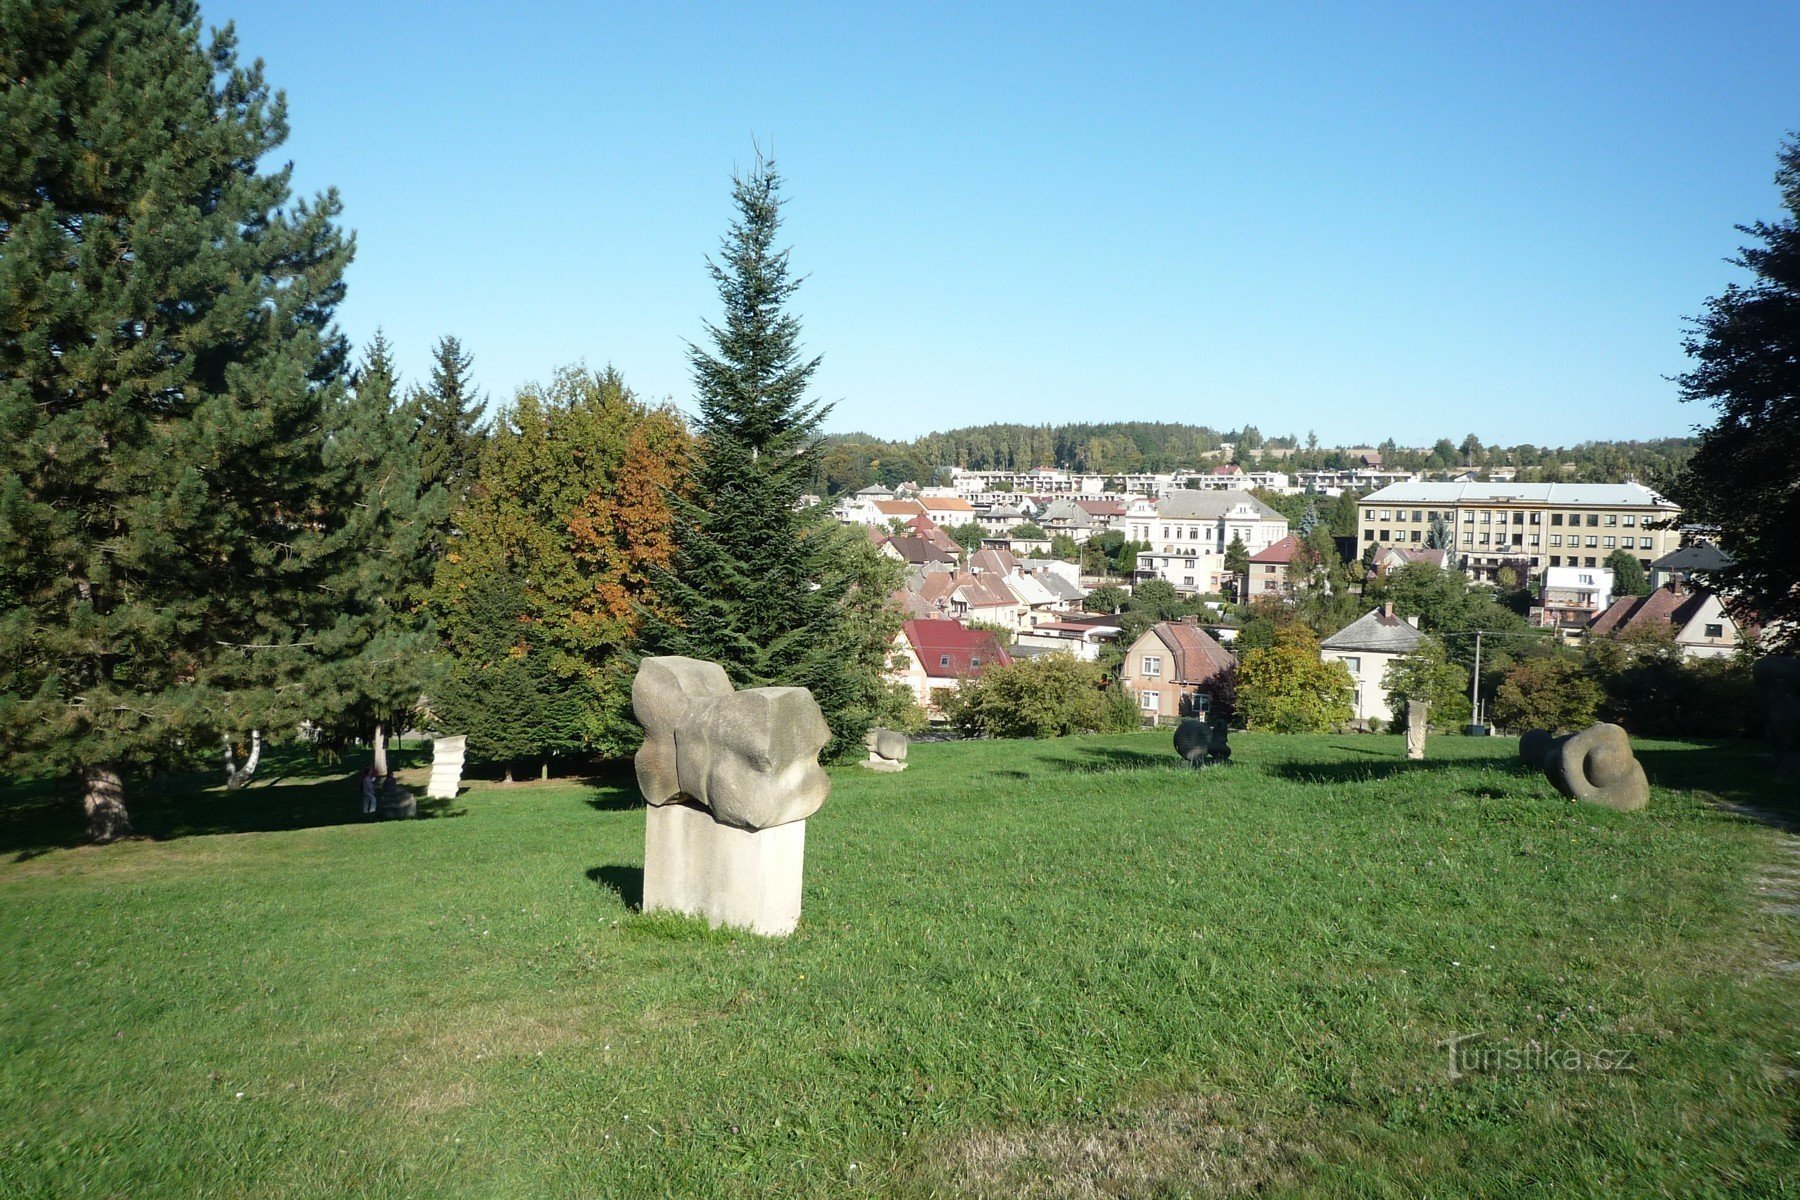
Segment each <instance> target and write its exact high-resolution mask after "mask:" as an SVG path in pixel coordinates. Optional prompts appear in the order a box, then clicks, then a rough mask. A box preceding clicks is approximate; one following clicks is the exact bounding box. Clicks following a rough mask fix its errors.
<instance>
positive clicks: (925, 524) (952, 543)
mask: <svg viewBox="0 0 1800 1200" xmlns="http://www.w3.org/2000/svg"><path fill="white" fill-rule="evenodd" d="M906 531H907V534H908V535H909V536H911V537H922V538H924V539H925V540H926V541H928V542H930V543H931V544H932V545H933V546H936V547H937V548H938V549H939V550H943V551H945V552H947V553H949V554H954V555H956V556H957V557H959V558H960V557H961V556H962V546H961V545H960V544H959V543H958V542H957V540H956V539H955V538H953V537H951V536H950V535H949V534H947V533H945V532H944V531H943V530H942V529H940V528H938V526H937V525H935V524H933V523H932V520H931V518H930V517H927V516H925V515H924V514H922V513H921V514H920V515H919V516H916V517H914V518H913V519H912V520H910V521H908V522H907V523H906Z"/></svg>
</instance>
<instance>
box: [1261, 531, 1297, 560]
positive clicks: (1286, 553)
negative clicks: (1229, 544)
mask: <svg viewBox="0 0 1800 1200" xmlns="http://www.w3.org/2000/svg"><path fill="white" fill-rule="evenodd" d="M1299 553H1300V539H1299V538H1298V537H1295V536H1294V535H1293V534H1291V533H1290V534H1288V535H1287V536H1286V537H1284V538H1282V539H1281V540H1280V541H1279V542H1276V543H1275V544H1274V545H1273V546H1270V547H1269V548H1268V549H1266V550H1258V551H1257V552H1256V553H1255V554H1252V555H1251V556H1250V561H1251V562H1253V563H1291V562H1293V561H1294V556H1295V555H1297V554H1299Z"/></svg>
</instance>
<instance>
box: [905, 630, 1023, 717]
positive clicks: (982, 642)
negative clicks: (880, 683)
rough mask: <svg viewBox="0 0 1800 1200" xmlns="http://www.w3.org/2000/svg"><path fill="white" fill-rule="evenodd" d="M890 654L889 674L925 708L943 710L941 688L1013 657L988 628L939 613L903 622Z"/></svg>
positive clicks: (976, 676)
mask: <svg viewBox="0 0 1800 1200" xmlns="http://www.w3.org/2000/svg"><path fill="white" fill-rule="evenodd" d="M894 660H895V662H894V666H893V667H892V669H890V671H889V674H888V678H889V679H890V680H892V681H893V682H895V683H899V684H903V685H904V686H905V687H907V688H908V689H909V690H910V691H911V692H912V694H913V699H915V700H917V701H918V702H919V704H920V706H921V707H923V708H924V709H925V711H926V712H927V713H929V714H931V715H933V716H941V715H943V710H942V708H941V707H940V699H941V694H942V693H944V692H953V691H955V690H956V689H957V688H959V687H961V686H962V681H963V680H964V679H979V678H980V677H981V673H982V671H983V670H985V669H986V668H987V667H990V666H1005V665H1007V664H1008V663H1010V662H1011V661H1012V658H1011V656H1009V655H1008V654H1007V653H1006V650H1005V649H1004V648H1003V647H1002V646H1001V645H1000V642H999V639H997V638H996V637H994V635H993V633H992V632H990V631H989V630H986V629H970V628H968V627H967V626H965V625H964V624H963V623H962V622H961V621H954V620H945V619H942V618H938V619H933V620H923V619H914V620H910V621H907V622H906V623H905V624H903V625H902V626H901V627H900V632H899V633H898V634H897V635H896V636H895V638H894Z"/></svg>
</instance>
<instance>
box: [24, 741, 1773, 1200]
mask: <svg viewBox="0 0 1800 1200" xmlns="http://www.w3.org/2000/svg"><path fill="white" fill-rule="evenodd" d="M1233 744H1234V747H1235V749H1236V752H1237V757H1236V759H1235V761H1234V762H1233V763H1232V764H1231V765H1230V766H1229V767H1226V768H1221V769H1212V770H1208V771H1204V772H1196V771H1193V770H1190V769H1188V768H1187V767H1185V766H1184V765H1182V764H1180V763H1179V762H1178V760H1176V759H1175V757H1174V755H1173V753H1172V751H1171V750H1170V749H1169V748H1168V741H1167V734H1166V733H1160V734H1142V735H1131V736H1120V737H1107V738H1074V739H1067V740H1062V741H1051V742H985V743H964V744H939V745H919V746H916V747H915V748H914V751H913V759H912V762H913V766H912V769H911V770H909V771H907V772H906V773H904V774H900V775H876V774H870V773H867V772H863V771H861V770H860V769H858V768H855V767H849V768H844V769H840V770H836V771H834V791H833V794H832V797H831V799H830V800H829V801H828V802H827V804H826V806H825V808H824V810H823V811H822V812H821V813H820V814H819V815H818V816H816V817H815V818H814V819H813V820H812V822H811V823H810V826H809V829H808V845H807V864H806V866H807V879H806V901H805V904H806V908H805V917H804V920H803V923H802V927H801V929H800V931H799V932H798V933H797V934H796V935H794V936H793V937H791V938H789V939H787V940H784V941H769V940H764V939H760V938H757V937H755V936H752V935H748V934H730V933H715V932H709V931H708V930H706V929H705V927H704V925H702V924H700V923H697V922H693V921H687V920H680V919H674V918H670V917H668V916H654V915H653V916H646V915H642V914H639V913H637V912H636V911H634V907H633V904H634V902H635V899H636V895H637V892H638V889H639V887H640V886H641V871H640V868H641V864H642V861H643V831H644V818H643V813H642V811H641V809H640V808H639V807H638V806H637V802H636V795H635V792H634V790H632V789H631V788H630V786H629V783H628V782H621V781H601V782H590V783H585V784H579V783H573V782H552V783H549V784H529V785H521V786H517V787H510V788H508V787H501V786H498V785H493V784H481V785H477V786H475V787H473V788H471V789H470V790H468V791H466V792H465V793H464V795H463V796H462V797H461V798H460V799H459V800H458V801H457V802H455V804H454V805H451V806H444V807H440V808H439V810H438V812H437V815H436V816H434V817H433V818H431V819H423V820H418V821H413V822H394V823H379V824H364V823H360V821H358V820H357V819H355V818H354V815H353V813H354V807H355V799H354V795H353V792H354V789H353V786H352V785H351V784H350V783H348V782H347V781H345V780H343V779H342V778H338V779H333V780H330V781H327V782H323V783H314V784H312V785H306V784H304V783H302V784H299V785H296V784H294V783H292V782H291V781H284V782H282V783H278V784H276V785H273V786H268V785H265V786H259V787H256V788H252V789H250V790H248V791H246V792H243V793H238V794H234V795H231V796H226V795H224V794H223V793H222V792H221V793H213V794H209V795H207V796H204V797H201V798H199V799H192V798H182V797H180V796H177V797H176V798H175V799H173V800H165V801H162V802H160V803H159V802H157V801H155V800H154V799H153V798H152V797H150V796H149V795H148V794H147V793H145V794H143V797H142V801H141V808H140V815H139V822H140V826H142V827H144V828H146V829H149V830H150V831H151V832H153V833H157V834H158V835H159V837H158V839H157V840H146V841H138V842H132V843H129V844H124V845H119V846H113V847H106V848H67V847H61V846H57V845H55V844H54V843H55V842H56V840H57V839H56V838H54V837H42V836H34V835H33V834H32V833H31V831H32V830H33V829H35V828H38V827H37V826H35V825H33V824H32V822H31V821H29V820H24V819H15V820H13V821H11V822H8V823H5V824H4V830H5V836H6V837H7V838H8V839H10V844H6V845H4V852H3V853H0V1196H5V1197H8V1198H25V1197H71V1196H120V1197H147V1196H178V1197H189V1196H220V1197H238V1196H242V1197H292V1196H307V1197H312V1196H384V1197H386V1196H391V1197H409V1198H417V1197H437V1196H443V1197H510V1196H523V1197H531V1196H569V1197H637V1196H645V1197H650V1196H721V1197H726V1196H730V1197H738V1196H743V1197H749V1196H758V1195H771V1196H820V1197H824V1196H834V1197H835V1196H846V1195H863V1194H867V1195H883V1196H933V1195H943V1196H954V1195H991V1196H996V1197H1001V1196H1005V1197H1012V1196H1071V1197H1073V1196H1113V1195H1118V1196H1186V1195H1195V1196H1205V1195H1215V1194H1224V1195H1229V1194H1246V1193H1258V1194H1269V1195H1289V1194H1292V1195H1332V1196H1358V1195H1361V1196H1392V1197H1402V1196H1417V1195H1431V1196H1481V1195H1487V1196H1521V1195H1558V1196H1565V1195H1576V1196H1582V1195H1607V1196H1619V1197H1643V1196H1653V1195H1666V1196H1710V1195H1718V1196H1725V1195H1742V1196H1773V1195H1786V1194H1794V1193H1795V1192H1796V1191H1800V1182H1797V1180H1800V1156H1797V1155H1796V1151H1795V1143H1794V1141H1793V1130H1794V1128H1795V1123H1796V1119H1797V1117H1796V1114H1797V1111H1800V1108H1797V1106H1796V1100H1795V1097H1796V1092H1795V1084H1794V1081H1793V1068H1794V1067H1795V1066H1796V1065H1797V1063H1796V1058H1797V1055H1800V1045H1797V1042H1796V1039H1797V1037H1800V1034H1797V1033H1796V1030H1797V1029H1800V1020H1796V1017H1797V1016H1800V1006H1797V1004H1796V992H1797V990H1800V975H1797V974H1796V973H1795V972H1794V971H1793V970H1792V969H1791V964H1792V963H1793V962H1794V961H1795V960H1796V959H1800V946H1797V944H1796V942H1797V939H1796V937H1795V932H1794V931H1795V928H1796V926H1800V917H1796V916H1795V915H1792V914H1791V913H1787V912H1784V911H1782V910H1783V907H1784V903H1785V906H1786V907H1790V908H1791V907H1792V906H1793V904H1794V901H1793V900H1791V899H1790V900H1787V901H1785V902H1782V901H1781V900H1780V895H1781V893H1782V890H1783V887H1784V886H1785V887H1787V888H1791V889H1794V890H1800V884H1795V883H1794V882H1793V881H1792V878H1791V877H1794V876H1800V858H1797V857H1794V852H1793V851H1792V850H1791V848H1790V844H1791V842H1792V841H1793V839H1791V838H1787V837H1785V836H1784V835H1781V834H1779V833H1777V832H1775V831H1774V830H1772V829H1770V828H1768V827H1766V826H1763V825H1759V824H1756V823H1753V822H1751V821H1748V820H1745V819H1744V818H1742V817H1739V816H1736V815H1733V814H1731V813H1728V812H1725V811H1723V810H1722V809H1721V807H1720V805H1719V801H1720V800H1731V801H1739V802H1751V803H1759V804H1763V805H1765V806H1778V805H1780V804H1782V803H1783V801H1784V799H1785V797H1784V793H1783V788H1782V787H1781V785H1779V784H1778V783H1776V782H1775V781H1773V780H1770V779H1767V778H1766V775H1765V772H1766V763H1767V759H1766V756H1764V755H1762V754H1761V752H1760V750H1759V749H1758V748H1757V747H1754V746H1722V747H1702V746H1686V745H1679V744H1672V743H1646V744H1643V745H1642V746H1641V747H1640V750H1641V755H1642V758H1643V760H1644V762H1645V764H1646V766H1647V768H1648V769H1649V770H1650V772H1651V775H1652V777H1653V779H1655V780H1656V781H1657V783H1658V787H1657V790H1656V792H1655V796H1654V799H1653V802H1652V807H1651V809H1650V810H1649V811H1647V812H1644V813H1638V814H1619V813H1614V812H1611V811H1607V810H1603V809H1597V808H1593V807H1587V806H1581V805H1575V804H1572V803H1570V802H1568V801H1566V800H1564V799H1562V798H1561V797H1559V796H1557V795H1556V794H1555V793H1554V792H1553V791H1552V789H1551V788H1550V786H1549V785H1548V784H1547V783H1546V782H1544V780H1543V779H1542V778H1541V777H1536V776H1533V775H1531V774H1530V773H1528V772H1526V771H1524V770H1523V769H1522V768H1521V767H1519V766H1518V765H1517V764H1516V763H1515V761H1514V756H1515V743H1514V742H1513V741H1511V740H1509V739H1492V740H1486V739H1463V738H1453V737H1434V738H1433V739H1432V744H1431V753H1432V759H1431V760H1430V761H1427V762H1425V763H1421V764H1409V763H1407V762H1405V761H1404V759H1403V751H1402V747H1401V743H1400V740H1399V739H1398V738H1393V737H1366V736H1365V737H1305V738H1303V737H1275V736H1253V735H1241V736H1236V737H1234V738H1233ZM1690 789H1698V790H1690ZM1790 790H1791V789H1790ZM15 815H17V814H16V813H15ZM296 825H297V826H300V827H298V828H288V826H296ZM230 829H248V830H254V832H239V833H231V832H207V831H210V830H230ZM1784 878H1787V879H1789V882H1788V883H1787V884H1785V885H1783V884H1782V880H1783V879H1784ZM1771 895H1773V896H1774V897H1775V898H1774V899H1771ZM1783 964H1789V966H1788V967H1786V968H1785V969H1784V967H1783ZM1461 1035H1475V1036H1474V1038H1473V1040H1472V1041H1471V1042H1469V1043H1467V1044H1466V1049H1465V1054H1466V1053H1467V1052H1468V1050H1467V1048H1477V1049H1479V1048H1483V1047H1485V1048H1486V1049H1487V1050H1488V1051H1490V1053H1489V1054H1488V1057H1487V1058H1486V1059H1485V1060H1481V1059H1475V1060H1470V1059H1465V1065H1466V1066H1469V1067H1470V1068H1471V1069H1468V1070H1465V1071H1463V1072H1462V1073H1461V1077H1460V1078H1458V1077H1455V1076H1454V1075H1453V1073H1452V1071H1451V1067H1450V1055H1449V1052H1448V1050H1447V1049H1446V1048H1445V1047H1444V1045H1443V1043H1444V1042H1445V1040H1446V1039H1450V1038H1453V1037H1458V1036H1461ZM1533 1047H1535V1048H1536V1049H1533ZM1508 1051H1511V1052H1512V1054H1513V1058H1512V1059H1510V1060H1509V1059H1508V1058H1507V1057H1506V1053H1507V1052H1508ZM1571 1057H1573V1059H1576V1060H1579V1062H1578V1064H1577V1065H1578V1066H1579V1067H1580V1068H1581V1069H1575V1068H1572V1067H1571V1066H1570V1065H1569V1063H1570V1061H1571ZM1551 1060H1553V1061H1551ZM1595 1066H1607V1067H1614V1068H1617V1067H1621V1066H1622V1068H1623V1069H1605V1070H1602V1069H1588V1068H1592V1067H1595Z"/></svg>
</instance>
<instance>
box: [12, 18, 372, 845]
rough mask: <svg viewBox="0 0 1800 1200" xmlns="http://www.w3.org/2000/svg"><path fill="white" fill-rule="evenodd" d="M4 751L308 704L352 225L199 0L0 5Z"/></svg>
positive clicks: (160, 755) (116, 745)
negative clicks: (301, 160)
mask: <svg viewBox="0 0 1800 1200" xmlns="http://www.w3.org/2000/svg"><path fill="white" fill-rule="evenodd" d="M0 78H4V80H5V83H4V86H0V128H4V129H5V130H6V131H7V133H6V136H5V137H4V138H0V330H4V335H3V336H0V597H3V598H4V599H5V602H6V609H5V612H4V615H3V616H0V770H6V771H13V772H21V773H23V772H42V771H69V772H73V773H75V774H76V775H78V776H79V777H80V778H81V779H82V780H83V781H84V785H85V796H84V803H85V808H86V812H87V818H88V827H89V832H90V834H91V835H92V836H93V837H94V838H95V839H96V840H103V841H104V840H109V839H111V838H114V837H118V836H121V835H123V834H125V833H127V832H128V831H129V829H130V822H129V818H128V816H127V813H126V809H125V805H124V783H123V777H124V773H125V772H126V771H127V770H128V769H129V768H131V767H133V766H142V765H147V764H150V763H153V762H158V761H163V762H166V761H168V760H169V759H170V758H172V757H174V756H176V755H178V754H184V753H191V752H192V751H193V750H194V749H195V748H197V747H202V746H214V745H217V744H218V737H219V734H220V732H221V731H222V730H224V729H228V728H231V727H233V726H235V725H237V724H239V723H241V722H242V721H243V720H244V718H245V715H246V714H253V719H254V721H255V723H256V724H257V725H259V726H262V727H273V726H276V725H284V724H286V723H287V722H288V721H289V720H294V721H297V720H298V719H300V717H302V716H303V715H305V709H306V707H307V704H306V700H307V697H306V690H305V688H304V686H303V683H304V680H305V677H306V676H307V674H308V670H309V667H310V665H311V663H312V661H313V654H314V652H315V651H316V646H315V645H314V643H315V640H316V639H315V638H314V632H315V628H316V624H317V622H318V620H319V619H320V617H321V615H322V614H321V610H322V608H323V607H324V605H325V604H326V600H325V597H324V592H323V590H322V588H321V586H320V584H321V582H322V581H323V580H324V579H325V578H327V577H328V576H329V575H330V573H331V571H332V570H333V565H332V563H331V561H330V550H331V543H332V537H331V535H332V532H333V523H334V522H335V521H337V520H338V519H339V518H338V516H337V514H336V513H335V512H334V511H333V510H332V507H331V505H330V504H329V503H328V500H329V497H328V496H325V495H322V494H321V490H320V487H319V482H320V478H321V475H322V472H323V467H322V464H321V457H322V453H323V449H324V436H325V428H326V424H327V421H326V414H327V412H328V411H329V409H330V408H331V406H332V405H333V404H334V403H336V402H337V399H338V397H339V395H340V392H341V387H342V380H343V375H344V370H345V365H346V356H347V348H346V346H345V344H344V341H343V338H342V337H341V336H340V335H339V334H338V333H337V331H336V330H335V328H333V327H332V324H331V318H332V313H333V310H334V309H335V307H336V305H337V303H338V301H339V300H340V299H341V297H342V294H343V283H342V275H343V271H344V268H345V266H346V264H347V263H348V262H349V260H350V256H351V252H352V244H351V240H350V239H349V238H347V237H345V236H344V235H342V234H341V233H340V232H339V231H338V230H337V228H336V226H335V225H334V224H333V219H334V218H335V217H336V216H337V215H338V212H339V203H338V199H337V196H336V194H335V193H329V192H328V193H326V194H325V195H324V196H322V197H319V198H318V199H316V200H314V201H313V202H311V203H308V202H304V201H302V202H300V203H297V204H294V205H293V206H292V207H289V200H290V192H289V175H290V172H289V170H288V169H287V168H283V169H281V170H278V171H275V172H272V173H268V174H264V173H261V172H259V170H258V167H257V164H258V162H259V161H260V160H261V159H262V158H263V156H264V155H266V154H268V153H269V152H270V151H272V150H274V149H275V148H276V147H278V146H280V145H281V143H282V142H283V141H284V140H285V138H286V136H287V123H286V112H285V107H286V106H285V103H284V101H283V99H282V97H281V96H280V95H279V94H273V95H272V94H271V93H270V91H269V88H268V86H267V85H266V84H265V82H264V80H263V75H262V69H261V64H260V63H258V64H255V65H253V66H250V67H248V68H245V67H242V66H240V65H239V64H238V61H237V54H236V39H235V36H234V34H233V32H232V30H231V29H230V27H227V28H225V29H224V30H222V31H218V32H215V33H214V34H213V36H212V39H211V43H210V45H209V46H204V47H203V46H202V39H201V33H200V20H199V14H198V10H197V8H196V6H195V5H194V4H193V3H192V2H191V0H172V2H169V3H161V4H154V5H153V4H145V3H120V2H116V0H68V2H67V3H60V4H55V5H41V4H39V5H33V4H8V5H6V6H5V12H4V20H3V21H0Z"/></svg>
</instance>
